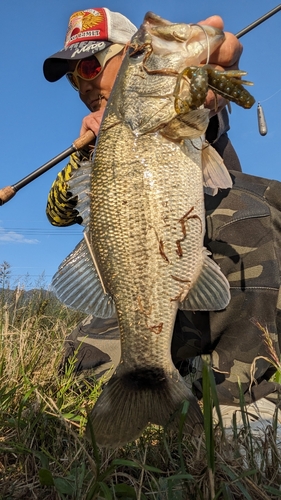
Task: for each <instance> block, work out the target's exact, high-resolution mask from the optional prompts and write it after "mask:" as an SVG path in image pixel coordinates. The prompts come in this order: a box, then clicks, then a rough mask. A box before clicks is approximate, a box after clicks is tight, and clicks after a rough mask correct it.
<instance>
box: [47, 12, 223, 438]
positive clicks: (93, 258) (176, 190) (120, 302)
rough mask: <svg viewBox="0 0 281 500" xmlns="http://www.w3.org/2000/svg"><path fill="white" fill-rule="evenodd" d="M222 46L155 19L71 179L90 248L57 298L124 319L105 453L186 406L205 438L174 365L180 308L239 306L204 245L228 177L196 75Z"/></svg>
mask: <svg viewBox="0 0 281 500" xmlns="http://www.w3.org/2000/svg"><path fill="white" fill-rule="evenodd" d="M223 39H224V35H223V33H222V32H221V31H219V30H217V29H215V28H211V27H208V26H205V27H204V28H202V27H200V26H198V25H187V24H172V23H170V22H169V21H165V20H163V19H161V18H160V17H158V16H156V15H155V14H152V13H148V14H146V16H145V19H144V22H143V24H142V26H141V28H140V29H139V30H138V32H137V33H136V34H135V36H134V37H133V39H132V41H131V46H130V48H129V49H128V51H127V53H126V55H125V58H124V61H123V64H122V67H121V69H120V71H119V74H118V76H117V79H116V82H115V85H114V88H113V90H112V94H111V97H110V101H109V102H108V105H107V108H106V110H105V114H104V118H103V122H102V125H101V129H100V132H99V136H98V141H97V145H96V149H95V155H94V158H93V161H92V162H88V163H83V164H81V167H80V169H79V171H78V172H77V175H76V177H74V178H73V180H71V181H70V190H71V192H72V193H73V196H78V199H79V203H78V209H79V210H80V214H81V215H82V217H83V221H84V224H85V225H86V232H85V241H83V242H81V243H80V244H79V245H78V246H77V247H76V249H75V250H74V252H73V253H72V254H71V255H70V256H69V257H68V258H67V259H66V260H65V261H64V262H63V264H62V265H61V266H60V268H59V271H58V273H57V274H56V275H55V278H54V281H53V283H54V286H55V289H56V291H57V295H58V296H59V298H60V299H61V300H62V301H64V302H65V303H67V304H68V305H70V306H71V307H76V308H78V309H84V310H85V311H86V312H88V313H92V314H94V315H96V316H99V317H109V316H111V315H112V314H114V311H115V310H116V313H117V317H118V323H119V328H120V339H121V360H120V363H119V365H118V366H117V368H116V370H115V372H114V374H113V376H112V377H111V379H110V380H109V382H108V383H107V385H106V386H105V388H104V390H103V392H102V394H101V396H100V397H99V399H98V401H97V403H96V404H95V406H94V409H93V411H92V413H91V416H90V419H91V424H92V428H93V431H94V434H95V438H96V440H97V443H98V444H99V445H101V446H110V447H116V446H120V445H123V444H125V443H126V442H128V441H131V440H133V439H135V438H137V437H138V436H139V435H140V434H141V432H142V430H143V429H144V428H145V427H146V425H147V424H148V423H149V422H150V423H154V424H158V425H163V426H165V425H166V424H167V423H168V422H169V421H170V419H171V417H172V416H173V415H174V414H175V412H176V411H177V409H178V408H179V407H180V405H181V403H182V402H183V401H184V400H186V399H187V400H188V401H189V410H188V414H187V424H186V425H187V427H188V428H189V430H190V431H191V430H193V429H194V428H195V429H196V428H197V429H201V423H202V413H201V410H200V408H199V405H198V402H197V400H196V398H195V397H194V395H193V394H192V392H191V391H190V390H189V389H188V387H187V386H186V383H185V381H184V380H183V378H182V377H181V376H180V374H179V372H178V370H177V369H176V368H175V366H174V364H173V362H172V358H171V339H172V334H173V328H174V322H175V317H176V314H177V310H178V308H182V309H186V310H207V311H208V310H220V309H224V308H225V307H226V306H227V305H228V303H229V300H230V293H229V284H228V281H227V280H226V278H225V276H224V275H223V274H222V272H221V271H220V269H219V267H218V266H217V264H216V263H215V262H214V261H213V260H212V259H211V258H210V256H209V253H208V251H207V250H206V249H205V248H204V244H203V239H204V234H205V214H204V192H203V185H205V186H206V188H207V189H208V190H210V192H212V193H215V192H216V191H217V189H218V188H219V187H220V188H229V187H231V179H230V176H229V174H228V172H227V170H226V168H225V166H224V165H223V163H222V160H221V158H220V157H219V156H218V155H217V153H216V152H215V151H214V150H213V148H211V146H209V145H207V143H206V142H205V140H204V132H205V130H206V128H207V125H208V121H209V111H208V110H206V109H204V108H203V106H201V104H202V103H203V102H204V100H205V96H206V89H207V81H206V76H204V75H205V73H204V72H203V73H202V72H199V73H197V72H196V71H197V69H198V67H199V65H200V64H201V63H202V62H203V61H205V60H206V59H207V58H208V54H211V53H212V52H213V51H214V50H215V49H216V48H217V47H218V46H219V45H220V44H221V43H222V41H223ZM190 67H191V68H192V74H191V73H190V72H189V71H186V68H190ZM200 71H201V70H200ZM202 88H203V90H202V95H201V96H198V93H199V91H200V89H202ZM196 89H197V90H196ZM89 170H90V186H89V185H88V179H89ZM89 192H90V200H91V201H90V210H89V202H88V199H89ZM93 262H94V264H95V265H94V266H93Z"/></svg>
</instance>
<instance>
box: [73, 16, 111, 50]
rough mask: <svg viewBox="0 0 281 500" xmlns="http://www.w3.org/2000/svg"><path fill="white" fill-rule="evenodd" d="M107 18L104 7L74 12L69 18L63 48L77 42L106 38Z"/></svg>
mask: <svg viewBox="0 0 281 500" xmlns="http://www.w3.org/2000/svg"><path fill="white" fill-rule="evenodd" d="M107 39H108V32H107V19H106V13H105V11H104V9H87V10H80V11H78V12H74V14H72V16H71V17H70V19H69V24H68V28H67V33H66V38H65V44H64V48H65V49H67V48H68V47H69V46H70V45H72V44H74V43H78V42H86V41H90V40H107Z"/></svg>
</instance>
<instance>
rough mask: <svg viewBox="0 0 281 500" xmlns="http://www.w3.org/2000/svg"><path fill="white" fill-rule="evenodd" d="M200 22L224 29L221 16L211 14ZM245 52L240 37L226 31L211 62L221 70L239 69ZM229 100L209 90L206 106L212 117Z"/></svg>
mask: <svg viewBox="0 0 281 500" xmlns="http://www.w3.org/2000/svg"><path fill="white" fill-rule="evenodd" d="M198 24H203V25H204V24H205V25H208V26H214V27H215V28H219V29H221V30H223V27H224V24H223V20H222V18H221V17H220V16H211V17H208V18H207V19H205V21H200V22H199V23H198ZM242 52H243V46H242V45H241V43H240V42H239V40H238V38H236V36H235V35H233V34H232V33H228V32H225V40H224V42H223V43H222V44H221V45H220V47H218V48H217V50H216V51H215V52H214V53H213V54H212V55H211V56H210V60H209V64H212V65H213V66H214V68H215V69H219V70H226V71H227V70H232V69H238V65H239V59H240V57H241V54H242ZM227 103H228V101H227V100H226V99H225V98H224V97H221V96H219V95H218V94H216V98H215V95H214V93H213V92H212V91H211V90H209V92H208V94H207V98H206V102H205V106H206V108H209V109H210V117H212V116H214V115H215V114H216V113H217V112H218V111H221V110H222V109H223V108H224V107H225V106H226V104H227Z"/></svg>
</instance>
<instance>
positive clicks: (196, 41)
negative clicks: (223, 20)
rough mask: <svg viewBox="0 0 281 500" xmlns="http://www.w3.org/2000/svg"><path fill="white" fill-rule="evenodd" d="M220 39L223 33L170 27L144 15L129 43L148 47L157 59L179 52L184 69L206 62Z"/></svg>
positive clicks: (150, 14)
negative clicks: (187, 66)
mask: <svg viewBox="0 0 281 500" xmlns="http://www.w3.org/2000/svg"><path fill="white" fill-rule="evenodd" d="M224 39H225V35H224V32H223V31H222V30H220V29H218V28H215V27H213V26H207V25H199V24H185V23H171V22H170V21H167V20H166V19H162V18H161V17H160V16H158V15H156V14H154V13H153V12H147V14H146V15H145V17H144V21H143V24H142V25H141V27H140V29H139V30H138V31H137V33H136V34H135V36H134V37H133V39H132V43H133V45H134V46H135V47H137V46H139V47H140V46H144V45H147V44H150V45H151V47H152V49H153V53H154V54H155V55H159V56H166V55H167V56H168V55H170V54H171V53H174V54H175V55H176V54H178V53H179V52H180V53H181V59H182V60H184V63H185V65H198V64H201V63H202V62H203V61H206V60H208V59H209V57H210V55H211V54H212V53H213V52H214V51H215V50H216V49H217V48H218V47H219V46H220V45H221V44H222V42H223V41H224Z"/></svg>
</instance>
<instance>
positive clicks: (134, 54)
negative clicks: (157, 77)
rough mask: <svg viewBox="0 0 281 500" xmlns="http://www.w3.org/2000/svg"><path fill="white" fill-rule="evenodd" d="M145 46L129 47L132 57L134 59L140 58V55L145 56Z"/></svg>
mask: <svg viewBox="0 0 281 500" xmlns="http://www.w3.org/2000/svg"><path fill="white" fill-rule="evenodd" d="M145 52H146V51H145V48H144V47H142V48H139V49H138V48H134V47H130V48H129V57H132V58H133V59H139V58H140V57H142V56H144V54H145Z"/></svg>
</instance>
